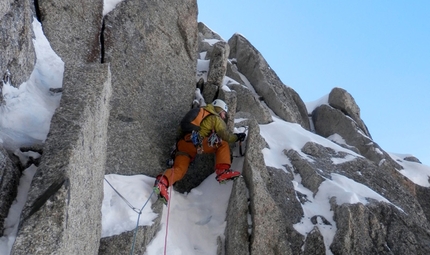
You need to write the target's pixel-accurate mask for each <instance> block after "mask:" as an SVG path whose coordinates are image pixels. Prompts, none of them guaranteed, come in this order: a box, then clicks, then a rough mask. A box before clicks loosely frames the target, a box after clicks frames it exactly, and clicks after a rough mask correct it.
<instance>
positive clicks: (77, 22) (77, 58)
mask: <svg viewBox="0 0 430 255" xmlns="http://www.w3.org/2000/svg"><path fill="white" fill-rule="evenodd" d="M37 3H38V4H37V5H36V6H37V7H38V9H37V10H36V11H37V13H38V14H39V15H38V19H39V21H40V23H42V26H43V32H44V34H45V36H46V38H47V39H48V41H49V43H50V45H51V47H52V49H53V50H54V51H55V53H57V55H58V56H59V57H60V58H61V59H62V60H63V62H64V63H65V64H72V65H73V64H74V65H77V64H79V63H81V64H82V63H100V62H101V61H102V54H101V49H102V46H101V44H100V43H101V40H100V38H101V32H102V24H103V1H102V0H81V1H79V4H77V3H76V1H74V0H61V1H58V0H43V1H37Z"/></svg>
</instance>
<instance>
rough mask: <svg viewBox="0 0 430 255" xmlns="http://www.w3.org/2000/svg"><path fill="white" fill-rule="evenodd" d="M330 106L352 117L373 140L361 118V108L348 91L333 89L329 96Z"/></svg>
mask: <svg viewBox="0 0 430 255" xmlns="http://www.w3.org/2000/svg"><path fill="white" fill-rule="evenodd" d="M328 104H329V105H330V106H331V107H333V108H335V109H338V110H341V111H342V112H343V113H344V114H345V115H346V116H349V117H351V118H352V119H353V120H354V121H355V122H356V123H357V126H358V127H359V128H360V129H361V130H362V131H363V132H364V134H366V135H367V136H368V137H370V138H372V136H371V135H370V133H369V130H368V129H367V127H366V125H365V124H364V122H363V120H362V119H361V117H360V107H358V105H357V104H356V103H355V100H354V98H353V97H352V95H351V94H349V93H348V92H347V91H346V90H344V89H342V88H334V89H332V90H331V92H330V94H329V96H328Z"/></svg>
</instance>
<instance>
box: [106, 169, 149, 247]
mask: <svg viewBox="0 0 430 255" xmlns="http://www.w3.org/2000/svg"><path fill="white" fill-rule="evenodd" d="M104 179H105V181H106V182H107V183H108V184H109V186H110V187H111V188H112V189H113V190H114V191H115V193H116V194H118V196H119V197H120V198H121V199H122V200H123V201H124V202H125V203H126V204H127V205H128V207H130V208H131V209H132V210H133V211H135V212H136V213H137V214H138V217H137V222H136V228H135V229H134V234H133V243H132V245H131V250H130V255H133V254H134V247H135V244H136V236H137V230H138V228H139V221H140V215H142V211H143V209H144V208H145V206H146V205H147V204H148V202H149V200H151V197H152V195H154V190H152V192H151V194H150V195H149V197H148V199H147V200H146V201H145V203H144V204H143V206H142V208H140V210H139V209H137V208H136V207H134V206H133V205H132V204H131V203H130V202H128V201H127V199H125V197H124V196H122V195H121V193H119V192H118V190H116V189H115V188H114V187H113V186H112V184H110V182H109V181H108V180H107V179H106V177H105V178H104Z"/></svg>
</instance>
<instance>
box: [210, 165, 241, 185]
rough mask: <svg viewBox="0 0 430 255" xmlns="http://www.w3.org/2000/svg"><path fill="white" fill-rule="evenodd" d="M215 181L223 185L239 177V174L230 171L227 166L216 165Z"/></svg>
mask: <svg viewBox="0 0 430 255" xmlns="http://www.w3.org/2000/svg"><path fill="white" fill-rule="evenodd" d="M215 173H216V180H217V181H218V182H219V183H224V182H225V181H227V180H231V179H235V178H237V177H239V176H240V172H238V171H233V170H231V169H230V165H229V164H217V165H216V166H215Z"/></svg>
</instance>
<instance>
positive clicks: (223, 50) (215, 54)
mask: <svg viewBox="0 0 430 255" xmlns="http://www.w3.org/2000/svg"><path fill="white" fill-rule="evenodd" d="M229 54H230V46H229V45H228V44H227V43H226V42H225V41H219V42H217V43H215V44H214V45H213V50H212V52H211V54H210V64H209V72H208V80H207V83H209V85H216V86H221V85H222V81H223V79H224V76H225V73H226V71H227V58H228V56H229Z"/></svg>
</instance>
